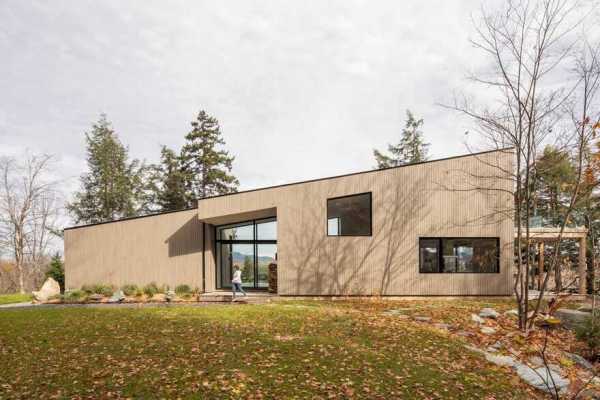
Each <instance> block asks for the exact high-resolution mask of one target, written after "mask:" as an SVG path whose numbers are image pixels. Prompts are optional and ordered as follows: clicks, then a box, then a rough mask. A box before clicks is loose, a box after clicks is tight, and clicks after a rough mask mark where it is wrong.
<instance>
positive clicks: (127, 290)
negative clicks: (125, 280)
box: [121, 284, 143, 296]
mask: <svg viewBox="0 0 600 400" xmlns="http://www.w3.org/2000/svg"><path fill="white" fill-rule="evenodd" d="M121 290H122V291H123V294H124V295H125V296H134V295H135V294H136V293H137V292H138V291H140V293H141V294H143V292H142V291H141V290H140V289H139V288H138V286H137V285H132V284H127V285H123V286H121ZM141 294H140V296H141Z"/></svg>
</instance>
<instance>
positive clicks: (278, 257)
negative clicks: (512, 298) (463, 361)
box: [65, 149, 514, 296]
mask: <svg viewBox="0 0 600 400" xmlns="http://www.w3.org/2000/svg"><path fill="white" fill-rule="evenodd" d="M513 158H514V153H513V151H512V150H510V149H508V150H506V149H505V150H497V151H490V152H484V153H477V154H470V155H465V156H459V157H452V158H446V159H441V160H433V161H427V162H422V163H416V164H410V165H405V166H400V167H394V168H387V169H381V170H374V171H367V172H359V173H354V174H348V175H342V176H336V177H331V178H323V179H315V180H311V181H306V182H298V183H291V184H286V185H281V186H274V187H268V188H263V189H255V190H248V191H243V192H238V193H232V194H227V195H222V196H216V197H211V198H205V199H200V200H199V201H198V203H197V207H196V208H194V209H189V210H182V211H175V212H167V213H161V214H155V215H148V216H143V217H137V218H128V219H123V220H118V221H112V222H106V223H100V224H93V225H87V226H78V227H72V228H67V229H65V261H66V266H65V273H66V287H67V288H79V287H81V286H82V285H84V284H93V283H106V284H113V285H116V286H121V285H124V284H138V285H144V284H147V283H149V282H156V283H158V284H166V285H169V286H171V287H174V286H176V285H178V284H188V285H190V286H191V287H198V288H199V289H200V290H201V291H204V292H213V291H218V290H228V288H230V286H231V282H230V280H231V271H232V268H233V266H234V265H239V266H240V267H241V269H242V272H243V274H242V276H243V280H244V287H246V288H248V289H254V290H264V289H266V288H267V286H268V278H267V275H268V273H267V271H268V265H269V264H271V263H273V262H275V261H276V263H277V283H278V285H277V286H278V288H277V290H278V294H279V295H284V296H286V295H291V296H300V295H323V296H327V295H397V296H405V295H406V296H408V295H409V296H419V295H453V296H454V295H457V296H458V295H510V294H511V293H512V282H513V272H514V271H513V254H514V253H513V245H514V244H513V242H514V221H513V217H512V212H511V210H512V208H513V206H512V196H511V191H512V180H511V179H510V174H511V173H512V171H513V165H512V162H513V161H512V160H513Z"/></svg>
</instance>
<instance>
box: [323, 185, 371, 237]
mask: <svg viewBox="0 0 600 400" xmlns="http://www.w3.org/2000/svg"><path fill="white" fill-rule="evenodd" d="M327 235H328V236H371V193H362V194H356V195H351V196H344V197H336V198H333V199H327Z"/></svg>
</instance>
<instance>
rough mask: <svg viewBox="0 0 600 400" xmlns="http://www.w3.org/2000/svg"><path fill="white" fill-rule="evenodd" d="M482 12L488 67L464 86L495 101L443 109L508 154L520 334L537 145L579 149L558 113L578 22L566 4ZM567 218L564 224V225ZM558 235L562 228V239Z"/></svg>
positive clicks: (480, 29)
mask: <svg viewBox="0 0 600 400" xmlns="http://www.w3.org/2000/svg"><path fill="white" fill-rule="evenodd" d="M481 14H482V15H481V20H480V22H479V23H476V24H475V29H476V37H475V39H473V40H472V44H473V45H474V46H475V48H476V49H479V50H481V51H482V52H483V53H484V54H485V55H486V56H487V59H488V60H489V61H490V65H491V66H490V69H489V70H488V71H487V73H481V74H478V75H473V76H471V77H470V80H471V81H472V82H473V83H475V84H477V85H479V86H484V87H485V88H486V89H488V93H489V91H490V90H494V91H495V92H494V93H496V94H497V97H496V98H495V100H496V101H495V103H494V105H493V106H476V105H475V104H474V102H472V101H471V100H470V99H468V98H467V96H464V95H463V96H461V97H457V98H456V99H455V101H454V104H453V105H452V106H447V107H449V108H452V109H454V110H457V111H459V112H461V113H463V114H464V115H466V116H467V117H469V118H471V119H472V120H473V121H474V122H475V125H476V132H477V133H478V134H479V137H480V138H481V139H482V142H483V143H485V145H486V146H488V147H493V148H496V149H501V148H507V147H510V148H512V149H513V150H512V151H514V152H515V169H514V171H510V174H511V175H512V179H513V182H514V193H513V195H514V218H515V225H516V236H517V237H516V259H517V273H516V278H515V282H514V292H515V296H516V298H517V303H518V309H519V327H520V328H521V329H523V330H524V331H526V330H527V329H528V328H529V327H530V326H531V325H530V324H528V319H530V320H533V318H534V317H535V315H534V316H530V315H529V303H528V300H529V286H530V276H531V274H530V272H531V269H532V265H533V257H534V254H535V253H534V251H533V248H532V246H531V240H530V239H531V237H530V230H529V221H530V218H531V216H532V215H531V212H532V209H533V204H534V201H535V194H534V192H533V185H532V183H533V182H534V180H535V171H536V160H537V155H538V149H539V148H540V147H541V145H542V144H543V143H548V142H551V141H553V140H554V141H556V140H557V138H559V137H561V136H562V137H564V135H571V136H572V137H574V139H575V140H573V141H571V143H574V145H573V146H574V148H575V149H581V148H582V146H584V147H585V146H586V143H585V141H583V137H582V136H581V135H576V134H575V135H574V132H572V130H567V129H561V127H562V126H563V124H562V122H564V117H565V115H564V109H565V107H566V106H567V105H568V104H569V102H570V100H571V99H572V96H573V93H574V92H575V91H576V89H577V88H578V87H579V85H580V77H578V76H576V79H572V80H569V79H565V72H566V71H567V70H566V64H567V63H568V62H569V60H570V56H571V55H572V52H573V50H574V48H575V46H576V44H578V43H579V40H577V38H574V37H573V36H574V31H575V29H576V28H577V27H578V26H580V23H581V20H582V19H581V18H580V17H579V16H580V15H581V14H579V9H578V4H577V3H576V2H573V1H569V0H541V1H538V2H529V1H523V2H516V1H508V2H507V3H506V4H505V5H504V6H503V8H502V9H500V10H494V11H489V10H486V9H485V8H482V12H481ZM557 82H558V83H557ZM578 154H581V153H578ZM580 164H581V163H580ZM579 176H581V175H579ZM576 197H577V190H575V191H574V194H573V198H572V199H571V202H570V203H571V207H569V209H570V210H571V209H572V206H573V204H574V201H576ZM570 212H571V211H568V212H567V215H566V217H568V215H569V214H570ZM567 220H568V218H565V219H563V221H564V223H566V222H567ZM563 229H564V224H563V227H562V228H561V237H562V230H563ZM559 241H560V237H559ZM556 249H558V245H557V246H556ZM557 251H558V250H557ZM557 259H558V257H555V260H557ZM550 271H551V269H549V271H547V274H549V273H550ZM547 278H548V276H546V279H545V280H544V282H545V283H547V281H548V279H547ZM538 305H539V304H538ZM537 311H538V307H536V309H535V312H537ZM534 314H535V313H534ZM528 316H529V318H528Z"/></svg>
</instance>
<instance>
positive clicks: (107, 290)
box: [93, 284, 115, 297]
mask: <svg viewBox="0 0 600 400" xmlns="http://www.w3.org/2000/svg"><path fill="white" fill-rule="evenodd" d="M93 289H94V293H96V294H101V295H102V296H104V297H110V296H112V295H113V293H114V292H115V290H114V288H113V287H112V285H103V284H97V285H94V286H93Z"/></svg>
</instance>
